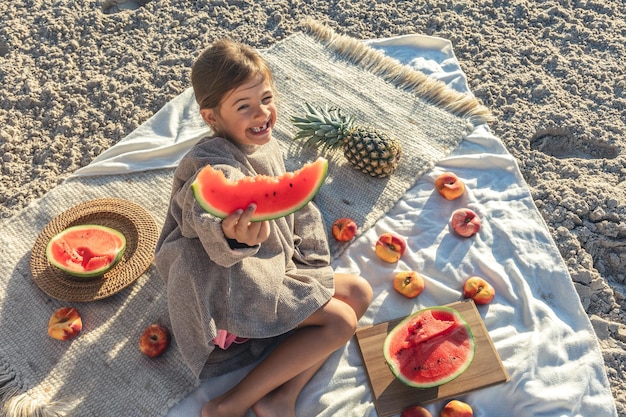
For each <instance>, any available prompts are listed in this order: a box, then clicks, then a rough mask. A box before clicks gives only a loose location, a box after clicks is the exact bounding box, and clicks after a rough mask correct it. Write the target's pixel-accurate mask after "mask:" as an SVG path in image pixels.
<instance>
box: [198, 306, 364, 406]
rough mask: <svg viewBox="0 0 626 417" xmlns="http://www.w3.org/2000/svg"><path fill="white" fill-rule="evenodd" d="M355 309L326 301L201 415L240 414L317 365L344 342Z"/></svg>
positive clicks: (353, 322)
mask: <svg viewBox="0 0 626 417" xmlns="http://www.w3.org/2000/svg"><path fill="white" fill-rule="evenodd" d="M356 323H357V319H356V315H355V314H354V311H353V310H352V309H351V308H350V307H348V305H347V304H345V303H344V302H342V301H339V300H337V299H335V298H331V299H330V301H328V303H326V304H325V305H324V306H323V307H321V308H320V309H319V310H317V311H316V312H315V313H313V314H312V315H311V316H309V317H308V318H307V319H306V320H305V321H303V322H302V324H301V326H302V327H301V328H300V329H298V330H296V331H295V332H293V334H292V335H291V336H289V337H288V338H286V339H285V340H284V341H283V342H282V343H280V344H279V345H278V346H277V347H276V348H275V349H274V350H273V351H272V352H270V354H269V355H268V356H267V358H265V359H264V360H263V361H262V362H261V363H260V364H259V365H258V366H257V367H256V368H254V369H252V371H250V373H249V374H248V375H247V376H246V377H245V378H244V379H243V380H242V381H241V382H239V384H237V385H236V386H235V387H234V388H232V389H231V390H230V391H228V392H226V393H225V394H224V395H222V396H220V397H218V398H216V399H213V400H211V401H209V402H208V403H206V404H205V405H204V407H203V409H202V416H203V417H220V416H227V417H243V416H244V415H245V413H246V411H247V410H248V409H250V408H251V407H252V406H253V405H254V404H255V403H256V402H257V401H259V400H260V399H261V398H263V397H264V396H265V395H267V394H268V393H270V392H272V391H273V390H274V389H276V388H277V387H279V386H281V385H282V384H284V383H285V382H287V381H289V380H290V379H293V378H294V377H296V376H297V375H299V374H301V373H302V372H304V371H305V370H307V369H308V368H310V367H312V366H314V365H316V364H317V363H319V362H320V361H322V360H323V359H325V358H326V357H327V356H328V355H330V354H331V353H332V352H333V351H334V350H335V349H337V348H339V347H340V346H342V345H343V344H344V343H346V342H347V341H348V340H349V339H350V337H352V335H353V334H354V331H355V329H356Z"/></svg>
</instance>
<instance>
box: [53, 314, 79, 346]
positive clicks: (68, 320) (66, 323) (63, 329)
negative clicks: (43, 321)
mask: <svg viewBox="0 0 626 417" xmlns="http://www.w3.org/2000/svg"><path fill="white" fill-rule="evenodd" d="M82 329H83V321H82V319H81V318H80V314H78V310H76V309H75V308H73V307H61V308H59V309H57V310H56V311H55V312H54V313H52V316H50V320H49V321H48V335H50V337H52V338H53V339H57V340H69V339H73V338H74V337H76V336H77V335H78V333H80V331H81V330H82Z"/></svg>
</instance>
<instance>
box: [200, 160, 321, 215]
mask: <svg viewBox="0 0 626 417" xmlns="http://www.w3.org/2000/svg"><path fill="white" fill-rule="evenodd" d="M312 167H314V168H315V167H316V168H318V169H317V173H316V174H317V175H316V177H315V178H314V182H313V185H312V186H311V189H310V191H309V192H308V194H306V195H305V196H304V197H303V198H301V199H300V200H298V201H297V202H294V203H293V204H292V205H290V206H289V207H286V208H285V209H283V210H275V211H271V212H266V211H267V210H266V208H265V207H263V203H262V201H252V199H251V201H249V202H248V203H246V204H250V203H253V202H254V203H256V204H257V212H260V213H257V212H255V214H254V215H253V216H252V218H251V219H250V221H251V222H261V221H265V220H274V219H279V218H281V217H285V216H287V215H289V214H291V213H294V212H296V211H298V210H300V209H301V208H302V207H304V206H305V205H307V204H308V203H309V202H310V201H311V200H313V198H314V197H315V195H316V194H317V193H318V191H319V189H320V188H321V186H322V184H324V181H325V179H326V175H327V173H328V160H326V159H325V158H323V157H319V158H317V160H315V161H313V162H309V163H307V164H305V165H303V167H302V168H300V169H299V170H297V171H293V172H287V173H285V174H283V175H280V176H277V177H270V176H266V175H259V176H256V177H244V178H243V179H241V180H239V181H230V180H228V179H226V178H225V177H224V176H223V173H222V172H221V171H217V170H214V169H213V168H212V167H211V166H206V167H205V168H203V169H202V170H201V172H200V173H199V174H198V175H197V176H196V179H195V180H194V181H193V182H192V184H191V189H192V191H193V194H194V197H195V199H196V201H197V202H198V205H200V207H202V209H203V210H204V211H206V212H207V213H210V214H212V215H213V216H215V217H218V218H220V219H224V218H226V217H227V216H228V215H229V214H231V213H232V212H234V211H235V210H236V209H245V208H246V207H247V205H246V206H243V207H234V206H233V207H231V208H230V210H220V209H219V208H217V207H216V204H217V202H215V203H213V204H212V203H211V201H209V200H207V198H206V196H205V195H204V193H203V188H204V187H205V183H204V182H206V183H207V184H211V183H215V182H217V181H223V182H227V183H229V185H230V186H232V187H237V186H238V184H239V182H240V181H242V182H244V181H245V182H246V183H247V184H249V183H250V181H257V183H255V185H256V186H257V189H258V190H261V189H262V188H263V187H264V186H265V187H268V188H269V187H271V186H276V185H275V184H278V183H280V182H281V181H288V180H289V179H290V178H292V179H296V180H297V178H298V175H302V174H301V173H302V172H305V169H306V168H312ZM204 170H206V172H205V173H211V172H213V173H211V176H210V179H209V180H205V179H203V178H204V177H203V176H202V174H203V172H202V171H204ZM268 191H269V190H268ZM233 194H235V193H233ZM259 194H261V193H260V192H259ZM215 198H216V199H219V203H220V204H224V202H225V201H228V198H229V196H228V195H223V194H221V195H219V196H217V195H216V196H215Z"/></svg>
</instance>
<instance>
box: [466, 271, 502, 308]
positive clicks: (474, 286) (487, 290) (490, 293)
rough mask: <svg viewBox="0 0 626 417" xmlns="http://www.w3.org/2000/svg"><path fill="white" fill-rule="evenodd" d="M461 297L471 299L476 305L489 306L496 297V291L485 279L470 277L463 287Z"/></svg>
mask: <svg viewBox="0 0 626 417" xmlns="http://www.w3.org/2000/svg"><path fill="white" fill-rule="evenodd" d="M463 296H464V297H465V298H471V299H472V300H474V302H475V303H476V304H489V303H490V302H491V301H492V300H493V298H494V297H495V296H496V290H495V288H493V286H492V285H491V284H490V283H488V282H487V281H486V280H485V279H483V278H481V277H477V276H472V277H469V278H468V279H467V280H466V281H465V284H464V285H463Z"/></svg>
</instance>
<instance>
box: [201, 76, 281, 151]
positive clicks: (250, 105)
mask: <svg viewBox="0 0 626 417" xmlns="http://www.w3.org/2000/svg"><path fill="white" fill-rule="evenodd" d="M200 114H201V115H202V117H203V118H204V120H205V121H206V122H207V123H209V124H210V125H211V126H212V127H213V130H214V131H215V133H216V134H218V135H221V136H223V137H225V138H226V139H229V140H231V141H233V142H236V143H239V144H243V145H263V144H265V143H267V142H268V141H269V140H270V139H271V137H272V128H273V127H274V124H275V123H276V105H275V103H274V90H273V88H272V85H271V83H270V81H269V80H266V79H263V78H261V77H260V76H258V77H255V78H253V79H251V80H249V81H247V82H245V83H243V84H242V85H241V86H239V87H237V88H235V89H233V90H232V91H230V92H229V93H228V94H227V95H226V97H225V98H224V99H223V100H222V102H221V103H220V105H219V106H218V108H217V109H202V110H200Z"/></svg>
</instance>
